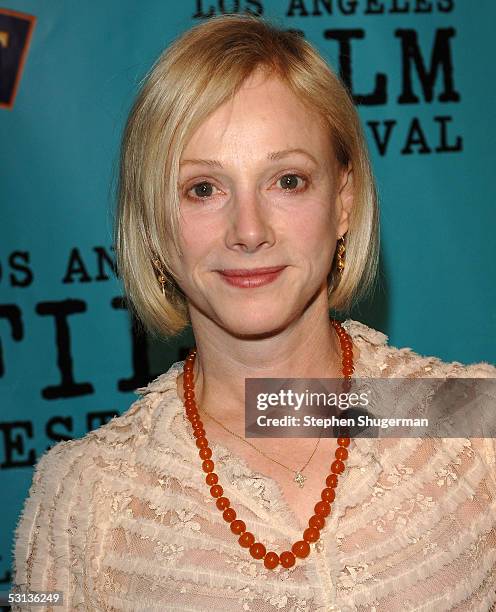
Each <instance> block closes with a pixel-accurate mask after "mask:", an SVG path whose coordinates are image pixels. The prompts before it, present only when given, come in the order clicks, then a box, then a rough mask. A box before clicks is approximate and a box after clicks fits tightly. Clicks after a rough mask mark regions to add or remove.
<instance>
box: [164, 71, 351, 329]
mask: <svg viewBox="0 0 496 612" xmlns="http://www.w3.org/2000/svg"><path fill="white" fill-rule="evenodd" d="M180 164H181V167H180V179H179V188H180V209H181V217H180V228H181V237H180V242H181V247H182V251H183V255H182V257H181V258H176V260H175V261H174V262H173V267H174V270H175V271H176V272H177V274H178V277H179V284H180V286H181V288H182V290H183V291H184V293H185V294H186V296H187V298H188V301H189V308H190V314H191V317H192V322H193V325H195V323H196V324H197V325H200V324H202V320H203V322H206V319H208V320H210V321H211V322H214V323H215V324H217V325H219V326H220V327H222V328H223V329H226V330H228V331H229V332H230V333H232V334H234V335H238V336H241V335H254V334H257V335H258V334H267V333H269V334H270V333H271V332H274V331H277V330H281V329H284V328H285V327H286V326H287V325H289V324H290V323H291V322H293V321H294V320H295V319H296V318H298V317H300V316H301V315H302V314H303V313H304V312H306V311H307V310H308V309H309V308H310V309H311V308H325V309H326V312H327V275H328V273H329V271H330V268H331V263H332V259H333V255H334V251H335V247H336V240H337V238H338V237H339V236H341V235H342V234H344V233H345V232H346V230H347V227H348V212H349V208H350V206H351V199H352V198H351V197H350V196H349V195H348V196H347V197H343V196H344V195H345V191H344V187H343V185H345V183H346V184H347V185H348V190H349V189H350V184H351V177H350V176H348V173H347V172H342V171H338V165H337V162H336V161H335V157H334V154H333V151H332V149H331V144H330V137H329V134H328V130H327V129H326V128H325V126H324V124H323V122H322V121H321V119H320V118H319V116H318V115H316V114H312V113H310V112H309V111H308V110H307V109H306V108H305V107H304V106H303V105H302V104H301V102H300V101H299V100H298V98H297V97H296V96H295V95H294V94H293V93H292V92H291V91H290V90H289V88H288V87H287V86H286V85H285V84H284V83H283V82H282V81H281V80H279V79H277V78H275V77H267V76H265V75H264V74H263V73H262V72H261V71H257V72H255V73H254V74H253V75H252V77H250V78H249V79H248V80H247V81H246V82H245V84H244V86H243V87H242V88H241V89H240V90H239V92H238V93H237V95H236V96H235V97H234V99H233V100H232V101H230V102H228V103H226V104H224V105H223V106H221V107H219V108H218V109H217V110H216V111H215V112H214V113H213V114H212V115H211V116H210V117H209V118H208V119H207V120H206V121H205V122H204V123H203V124H202V125H201V126H200V127H199V129H198V130H197V131H196V132H195V133H194V134H193V136H192V138H191V139H190V141H189V142H188V144H187V145H186V147H185V150H184V152H183V155H182V157H181V162H180ZM347 179H349V180H347ZM342 187H343V190H342V191H341V194H340V193H339V192H340V190H341V188H342ZM273 267H277V268H281V269H280V271H279V272H276V273H273V274H269V275H267V274H258V275H256V274H255V275H254V276H252V277H245V278H240V277H239V276H232V271H233V270H234V271H238V270H241V271H243V272H246V271H250V270H254V269H257V268H273ZM223 271H225V272H226V273H228V274H231V275H227V274H223ZM230 271H231V273H230ZM262 272H263V271H262ZM205 318H206V319H205Z"/></svg>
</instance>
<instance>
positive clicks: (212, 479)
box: [205, 472, 219, 487]
mask: <svg viewBox="0 0 496 612" xmlns="http://www.w3.org/2000/svg"><path fill="white" fill-rule="evenodd" d="M205 482H206V483H207V484H208V486H209V487H211V486H212V485H214V484H217V483H218V482H219V477H218V476H217V474H216V473H215V472H210V474H207V475H206V476H205Z"/></svg>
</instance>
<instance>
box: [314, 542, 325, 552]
mask: <svg viewBox="0 0 496 612" xmlns="http://www.w3.org/2000/svg"><path fill="white" fill-rule="evenodd" d="M315 550H316V551H317V552H322V551H323V550H324V544H323V542H322V541H321V540H317V541H316V542H315Z"/></svg>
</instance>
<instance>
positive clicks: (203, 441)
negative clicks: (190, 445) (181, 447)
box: [196, 436, 208, 448]
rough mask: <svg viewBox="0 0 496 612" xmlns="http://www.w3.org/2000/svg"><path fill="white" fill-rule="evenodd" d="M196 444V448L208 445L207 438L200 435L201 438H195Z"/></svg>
mask: <svg viewBox="0 0 496 612" xmlns="http://www.w3.org/2000/svg"><path fill="white" fill-rule="evenodd" d="M196 446H198V448H205V446H208V440H207V438H205V436H202V437H201V438H197V440H196Z"/></svg>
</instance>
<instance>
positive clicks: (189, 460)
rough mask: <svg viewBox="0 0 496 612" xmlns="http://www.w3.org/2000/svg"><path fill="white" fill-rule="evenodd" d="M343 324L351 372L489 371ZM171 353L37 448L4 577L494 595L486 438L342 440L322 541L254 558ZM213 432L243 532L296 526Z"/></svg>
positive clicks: (271, 595) (380, 605)
mask: <svg viewBox="0 0 496 612" xmlns="http://www.w3.org/2000/svg"><path fill="white" fill-rule="evenodd" d="M345 327H346V328H347V330H348V331H349V333H350V334H351V335H352V337H353V340H354V342H355V343H356V344H357V346H358V347H359V350H360V353H361V355H360V361H359V363H357V364H356V365H357V370H356V373H355V375H356V376H357V377H367V376H371V377H445V376H448V377H488V378H496V368H494V367H493V366H490V365H488V364H485V363H480V364H477V365H472V366H464V365H462V364H459V363H456V362H454V363H443V362H441V361H440V360H439V359H437V358H434V357H421V356H419V355H418V354H416V353H414V352H412V351H411V350H410V349H408V348H404V349H397V348H394V347H390V346H388V345H387V343H386V341H387V337H386V336H385V335H384V334H382V333H380V332H378V331H375V330H373V329H370V328H368V327H366V326H365V325H363V324H361V323H358V322H356V321H351V320H349V321H347V322H346V323H345ZM182 365H183V364H182V362H179V363H175V364H174V365H173V366H172V367H171V368H170V369H169V371H168V372H166V373H165V374H163V375H161V376H159V377H158V378H157V379H156V380H154V381H153V382H152V383H150V384H149V385H148V386H147V387H146V388H143V389H139V390H138V393H139V394H140V395H141V397H140V398H139V399H138V400H137V401H136V402H135V403H134V404H132V406H131V407H130V408H129V410H128V411H127V412H126V413H124V414H123V415H122V416H120V417H116V418H114V419H113V420H112V421H111V422H109V423H107V424H106V425H104V426H102V427H100V428H99V429H97V430H95V431H93V432H90V433H89V434H87V435H86V436H84V437H83V438H82V439H79V440H71V441H68V442H60V443H59V444H57V445H56V446H55V447H54V448H52V449H51V450H50V451H48V452H47V453H45V454H44V455H43V456H42V457H41V459H40V460H39V463H38V465H37V468H36V471H35V474H34V478H33V483H32V486H31V489H30V492H29V497H28V499H27V500H26V503H25V506H24V510H23V513H22V516H21V519H20V521H19V524H18V526H17V529H16V538H15V564H14V570H15V578H14V582H15V584H18V585H25V587H26V588H29V589H31V590H35V591H42V590H60V591H63V593H64V605H63V607H61V608H54V610H91V611H95V610H129V611H133V612H136V611H142V610H143V611H145V610H147V611H148V610H150V611H151V610H156V611H164V610H191V611H193V610H194V611H198V612H200V611H201V612H205V611H206V610H212V611H217V610H219V611H220V610H225V611H229V612H234V611H238V610H239V611H244V610H252V611H253V612H275V611H281V612H289V611H294V612H303V611H320V612H324V611H325V612H330V611H337V610H342V611H351V610H358V611H359V612H365V611H367V612H386V611H395V612H396V611H402V612H403V611H406V610H419V611H420V610H423V611H427V610H428V611H436V612H439V611H441V610H452V611H455V610H456V611H460V612H461V611H463V612H466V611H468V610H496V462H495V455H496V453H495V441H494V440H493V439H481V438H473V439H466V438H454V439H437V440H432V439H431V440H428V439H420V438H394V439H393V438H389V439H377V438H375V439H374V438H372V439H362V438H357V439H354V440H352V443H351V445H350V447H349V450H350V456H349V459H348V461H347V462H346V469H345V472H344V473H343V475H342V476H341V477H340V486H339V488H338V490H337V494H336V500H335V502H334V503H333V506H332V512H331V515H330V516H329V517H328V519H327V521H326V527H325V528H324V530H323V531H322V533H321V541H322V544H323V546H320V547H319V548H320V550H317V549H316V548H315V545H314V544H312V545H311V547H312V551H311V553H310V555H309V556H308V557H307V558H306V559H305V560H297V563H296V565H295V566H294V567H293V568H291V569H290V570H286V569H284V568H282V567H280V566H279V567H278V568H277V569H275V570H266V569H265V567H264V566H263V563H262V562H260V561H255V560H253V559H252V558H251V557H250V555H249V552H248V551H247V550H246V549H242V548H241V547H240V546H239V544H238V543H237V538H236V536H234V535H233V534H231V532H230V530H229V529H228V526H227V523H225V522H224V521H223V518H222V514H221V513H220V512H219V511H218V510H217V508H216V507H215V500H214V499H213V498H212V497H210V495H209V491H208V488H207V486H206V484H205V482H204V477H203V475H202V472H201V470H200V469H199V458H198V454H197V448H196V446H195V443H194V438H193V436H192V433H191V431H190V424H189V422H188V421H186V419H185V417H184V416H183V406H182V403H181V401H180V399H179V398H178V395H177V389H176V377H177V375H178V374H179V372H180V371H181V369H182ZM211 446H212V451H213V458H214V460H215V465H216V471H217V472H218V473H219V477H220V482H221V483H222V485H223V487H224V491H225V495H226V496H227V497H229V499H231V500H232V504H233V506H234V507H235V508H236V510H237V513H238V517H240V518H242V519H243V520H245V522H246V523H247V525H249V526H250V529H251V530H252V531H253V532H254V533H255V535H256V537H257V538H259V539H260V540H261V541H263V542H265V543H267V544H268V545H270V547H271V549H272V550H275V551H282V550H286V549H287V547H288V545H290V544H291V543H292V542H294V541H295V540H298V539H301V530H300V529H299V528H298V524H297V521H296V518H295V516H294V514H293V513H292V511H291V510H290V508H289V507H288V506H287V504H286V503H285V501H284V498H283V496H282V493H281V490H280V489H279V486H278V484H277V483H276V482H275V481H273V480H271V479H270V478H268V477H265V476H264V475H262V474H260V473H257V472H253V471H252V470H250V468H249V467H248V466H247V464H246V463H244V462H243V460H241V459H239V458H238V457H236V456H233V455H232V454H231V453H230V452H228V451H227V450H226V449H225V448H223V447H221V446H216V445H215V444H212V445H211ZM14 609H20V608H14ZM24 609H26V608H24ZM33 609H34V610H41V609H46V608H33Z"/></svg>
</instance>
